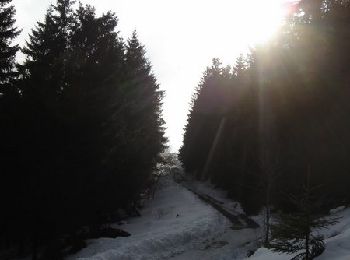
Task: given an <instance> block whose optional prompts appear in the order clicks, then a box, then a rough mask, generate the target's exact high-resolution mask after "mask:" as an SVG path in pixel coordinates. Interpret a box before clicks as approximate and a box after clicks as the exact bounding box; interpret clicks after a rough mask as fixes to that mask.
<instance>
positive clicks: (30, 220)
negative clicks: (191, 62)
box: [0, 0, 350, 260]
mask: <svg viewBox="0 0 350 260" xmlns="http://www.w3.org/2000/svg"><path fill="white" fill-rule="evenodd" d="M54 2H55V3H54V4H52V5H50V6H49V7H48V9H47V11H46V14H45V16H44V17H42V19H41V20H40V21H39V22H37V24H36V25H35V27H34V28H32V30H31V33H30V34H29V35H28V37H27V38H26V42H25V44H24V46H23V47H20V46H19V45H16V44H15V43H14V42H15V40H16V38H17V37H18V36H19V35H20V34H21V28H18V27H17V26H16V9H15V6H14V4H13V2H12V0H0V122H1V125H0V205H1V210H0V212H1V213H0V253H2V252H7V251H10V253H9V255H10V256H9V257H7V258H6V259H17V258H22V257H28V256H31V258H32V259H33V260H38V259H41V260H60V259H64V258H65V257H67V256H69V255H72V254H75V253H76V252H78V251H80V250H81V249H82V248H85V247H87V244H86V242H85V241H86V240H88V239H96V238H100V237H113V238H114V237H117V236H118V237H123V236H125V237H126V236H129V235H130V234H129V233H127V232H125V231H123V230H121V229H120V230H119V229H113V228H110V226H109V225H108V224H110V223H116V222H120V221H122V220H123V219H125V218H129V217H135V216H139V215H140V212H139V210H140V209H141V205H140V204H141V203H140V202H141V201H142V199H143V196H144V195H145V194H149V193H153V195H152V196H153V197H154V190H152V189H153V188H154V187H155V183H156V182H158V177H159V176H156V177H155V171H156V169H157V167H159V165H160V164H161V163H164V162H165V161H167V160H168V161H171V164H169V165H174V164H176V163H177V158H176V156H173V155H164V151H165V150H166V148H167V138H166V135H165V133H166V129H165V122H164V120H163V113H162V109H163V100H164V95H165V93H164V91H163V90H161V89H160V86H159V83H158V81H157V79H156V77H155V74H154V72H153V69H152V64H151V62H150V61H149V60H148V58H147V55H146V48H145V46H144V45H143V44H142V43H141V41H140V40H139V37H138V35H137V32H136V31H134V32H133V34H132V35H131V36H130V37H129V38H128V39H124V38H122V37H121V34H120V32H119V20H118V18H117V16H116V14H115V13H113V12H111V11H109V12H106V13H103V14H98V12H96V9H95V8H94V7H93V6H91V5H83V4H81V3H76V1H74V0H57V1H54ZM296 2H297V3H295V6H294V7H295V8H294V9H293V12H291V13H289V14H288V17H286V19H285V22H284V23H283V26H282V27H281V28H280V29H279V31H278V33H277V34H276V36H275V37H273V38H272V39H271V40H269V41H268V42H267V43H263V44H256V45H254V46H253V47H251V48H250V50H249V52H248V53H242V54H241V55H240V56H239V57H238V58H237V59H236V61H233V64H232V65H228V66H226V65H223V64H222V62H221V61H220V59H218V58H214V59H213V60H212V64H211V65H210V66H209V67H207V69H206V70H205V72H204V74H203V76H202V78H201V80H200V83H199V84H198V86H197V88H196V90H195V93H194V94H193V96H192V100H191V108H190V110H189V113H188V119H187V124H186V126H185V129H184V136H183V145H182V147H181V148H180V151H179V154H178V158H179V160H180V162H181V167H183V169H184V173H185V174H184V176H182V175H181V173H180V170H179V169H180V168H181V167H179V168H176V170H177V171H178V172H177V174H179V175H178V176H177V178H178V180H175V181H176V182H177V181H178V182H181V181H183V182H186V181H187V180H193V181H194V182H195V181H199V182H202V183H206V182H210V183H211V184H213V185H214V186H215V188H217V189H222V190H224V191H226V192H227V194H228V197H229V198H230V199H231V200H233V201H235V202H237V203H239V205H240V206H241V207H242V209H243V211H244V213H242V214H241V215H240V216H244V217H245V218H246V219H248V220H250V219H249V217H251V216H257V215H259V216H260V215H261V216H263V218H264V222H263V235H262V237H261V245H263V246H264V247H266V248H269V249H271V250H273V251H276V252H287V253H288V254H289V253H290V254H296V253H297V255H296V256H295V257H294V258H293V259H306V260H309V259H314V258H315V257H317V256H320V255H321V254H322V253H323V252H324V250H325V247H326V245H325V243H324V239H323V237H321V236H318V235H315V233H314V232H313V230H314V229H317V228H319V229H325V228H327V227H328V226H330V225H333V224H335V223H337V222H338V221H339V219H337V218H324V216H326V215H327V214H328V212H329V210H330V209H334V208H336V207H339V206H341V205H345V206H346V205H349V204H350V192H349V186H350V175H349V172H350V120H349V114H350V102H349V99H350V88H349V85H350V54H349V50H348V46H350V30H349V28H350V1H348V0H301V1H296ZM179 19H181V18H179ZM226 33H230V34H234V33H235V32H226ZM236 37H237V38H238V37H240V36H239V35H237V36H236ZM220 44H221V43H220V42H219V41H218V42H217V45H219V46H220ZM18 54H22V55H23V57H24V60H23V61H19V59H18ZM174 161H176V163H174ZM169 165H165V166H164V165H163V166H162V167H163V168H162V169H161V171H164V172H172V170H173V169H172V168H171V166H169ZM181 169H182V168H181ZM167 185H170V184H169V182H168V184H167ZM171 185H175V184H171ZM176 185H177V184H176ZM179 185H180V184H179ZM183 186H184V187H186V186H185V184H184V185H183ZM171 187H172V188H173V187H175V186H171ZM176 187H178V186H176ZM168 188H169V187H168ZM172 188H171V189H172ZM163 192H164V191H163ZM186 192H188V191H186ZM186 192H185V191H181V190H180V192H179V194H180V195H181V196H183V197H185V198H187V199H188V200H189V201H191V198H192V197H191V196H192V195H191V196H190V195H188V194H187V193H186ZM164 193H166V192H164ZM186 194H187V195H186ZM180 195H179V197H181V196H180ZM172 196H176V194H172ZM186 196H187V197H186ZM168 199H169V198H168ZM172 199H173V198H172ZM169 201H171V200H170V199H169ZM180 202H181V201H180ZM214 202H215V201H214ZM180 204H181V203H180ZM184 204H185V202H184ZM191 205H192V204H191ZM196 206H198V209H200V210H203V212H204V213H203V214H205V212H207V211H206V209H204V206H203V205H202V204H200V203H198V204H197V205H196ZM199 206H201V207H199ZM221 210H222V209H221ZM182 214H183V213H181V214H180V213H178V212H176V214H174V216H175V218H181V217H182ZM163 215H166V213H165V211H162V210H160V209H159V210H158V211H157V218H158V219H160V218H162V217H163ZM196 217H198V218H199V219H200V216H196ZM147 223H148V222H147ZM150 223H151V222H150ZM257 226H259V225H258V224H257ZM115 232H117V234H115ZM67 248H69V249H68V251H67ZM207 249H208V248H207ZM152 250H153V247H152ZM154 251H156V250H154ZM1 256H3V254H0V258H1ZM16 257H17V258H16ZM101 259H102V258H101ZM128 259H129V258H128ZM130 259H131V258H130ZM157 259H158V258H157ZM184 259H186V258H184Z"/></svg>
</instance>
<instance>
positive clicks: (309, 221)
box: [270, 168, 337, 260]
mask: <svg viewBox="0 0 350 260" xmlns="http://www.w3.org/2000/svg"><path fill="white" fill-rule="evenodd" d="M309 171H310V168H309ZM315 189H317V187H312V186H311V185H310V172H308V174H307V181H306V185H305V186H304V187H303V190H302V192H301V193H300V194H298V196H291V195H290V196H289V200H290V202H291V203H292V204H293V205H294V206H295V212H293V213H289V214H286V213H284V214H283V213H282V214H281V215H280V217H279V220H278V224H276V225H274V226H272V237H273V240H272V241H271V243H270V247H271V248H272V250H273V251H276V252H283V253H287V254H295V253H297V255H296V256H294V257H293V259H295V260H296V259H303V260H309V259H314V258H315V257H317V256H319V255H320V254H322V253H323V251H324V249H325V244H324V242H323V237H322V236H321V235H317V234H315V230H319V229H324V228H327V226H329V225H331V224H334V223H336V221H337V220H336V219H335V218H333V219H326V218H324V217H321V216H320V215H319V214H318V211H319V205H320V203H319V201H317V200H316V198H315V197H314V194H315Z"/></svg>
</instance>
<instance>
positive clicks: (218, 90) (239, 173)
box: [180, 0, 350, 214]
mask: <svg viewBox="0 0 350 260" xmlns="http://www.w3.org/2000/svg"><path fill="white" fill-rule="evenodd" d="M296 10H297V11H296V12H295V13H293V14H291V15H290V16H289V17H288V19H287V20H286V22H285V24H284V26H283V28H282V29H281V30H280V32H279V34H278V35H277V36H276V38H274V39H273V40H271V41H270V42H269V43H267V44H264V45H261V46H256V47H255V48H254V49H252V50H251V52H250V53H249V54H248V55H247V56H241V57H239V58H238V59H237V61H236V64H235V65H234V66H233V67H232V68H230V67H223V66H222V65H221V63H220V61H219V60H217V59H214V60H213V64H212V66H211V67H209V68H208V69H207V70H206V72H205V73H204V76H203V78H202V81H201V82H200V84H199V86H198V89H197V91H196V93H195V95H194V96H193V100H192V108H191V110H190V113H189V117H188V123H187V126H186V129H185V135H184V145H183V146H182V148H181V150H180V157H181V160H182V162H183V164H184V166H185V169H186V171H187V172H188V173H189V174H192V175H194V176H195V177H197V178H201V179H208V178H209V179H210V180H211V181H212V182H213V183H214V184H216V185H217V186H219V187H222V188H224V189H226V190H227V191H228V192H229V195H230V196H231V197H232V198H235V199H237V200H238V201H240V202H241V203H242V205H243V207H244V209H245V210H246V212H247V213H249V214H255V213H257V212H259V210H260V209H261V208H262V206H264V205H267V204H269V205H273V206H275V208H277V209H284V210H293V209H292V204H291V203H290V202H289V201H288V199H287V198H288V194H298V193H301V192H302V189H303V186H304V184H305V182H306V176H309V179H310V181H311V184H310V185H311V186H313V187H317V192H316V194H314V196H315V197H316V198H317V199H318V202H319V203H320V204H319V209H320V210H321V211H322V210H326V209H327V208H328V207H331V206H334V205H339V204H342V203H346V202H347V203H348V202H349V201H350V192H349V187H350V102H349V101H350V30H349V28H350V3H349V1H338V0H324V1H322V0H309V1H301V2H300V3H299V5H298V6H297V8H296ZM266 15H268V14H266ZM232 33H234V32H232ZM237 37H239V35H237Z"/></svg>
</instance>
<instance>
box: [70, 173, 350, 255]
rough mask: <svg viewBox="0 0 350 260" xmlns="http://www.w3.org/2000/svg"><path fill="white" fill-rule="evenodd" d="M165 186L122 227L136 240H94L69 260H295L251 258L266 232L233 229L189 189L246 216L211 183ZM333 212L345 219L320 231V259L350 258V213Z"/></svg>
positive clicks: (265, 251)
mask: <svg viewBox="0 0 350 260" xmlns="http://www.w3.org/2000/svg"><path fill="white" fill-rule="evenodd" d="M159 185H160V187H159V189H158V191H157V193H156V196H155V198H154V199H153V200H150V201H148V203H147V204H146V205H145V207H144V210H142V212H141V213H142V216H141V217H138V218H132V219H129V220H128V221H127V222H126V223H125V224H123V225H122V226H118V225H116V227H117V228H121V229H123V230H126V231H128V232H129V233H130V234H131V236H130V237H126V238H124V237H120V238H115V239H111V238H100V239H94V240H90V241H88V247H87V248H85V249H83V250H82V251H81V252H79V253H78V254H76V255H73V256H70V257H69V258H68V259H67V260H73V259H80V260H127V259H128V260H138V259H152V260H156V259H173V260H186V259H191V260H197V259H200V260H202V259H203V260H211V259H215V260H224V259H227V260H228V259H248V260H289V259H291V258H292V257H293V256H291V255H285V254H278V253H274V252H272V251H270V250H268V249H266V248H259V249H258V250H257V251H256V252H255V254H254V255H253V256H252V257H250V258H247V252H248V251H250V250H255V249H256V248H257V245H258V240H259V237H260V235H261V230H260V229H250V228H245V229H240V230H236V229H235V228H232V223H231V222H230V221H229V220H228V219H227V218H226V217H224V216H223V215H222V214H221V213H219V212H218V211H217V210H216V209H214V208H213V207H211V206H210V205H208V204H206V203H205V202H203V201H202V200H200V199H199V198H198V197H197V196H196V195H195V194H194V193H192V192H191V191H189V190H188V189H187V188H188V185H191V187H190V188H191V189H192V190H195V192H197V193H202V194H207V195H209V196H210V197H212V198H215V199H216V200H217V201H218V203H219V204H222V206H223V207H224V208H226V209H228V210H229V211H230V212H232V213H234V214H241V213H242V209H241V208H240V206H239V204H237V203H235V202H232V201H230V200H229V199H227V198H226V195H225V193H224V192H222V191H218V190H216V189H214V187H212V186H211V185H210V184H209V183H200V182H191V183H186V184H185V186H186V187H187V188H185V187H184V186H183V185H181V184H178V183H175V182H174V181H173V179H172V178H171V177H170V176H166V177H163V178H162V179H161V181H160V183H159ZM331 213H332V215H336V216H339V217H341V218H340V220H339V222H338V223H337V224H335V225H333V226H330V227H329V229H325V230H321V231H320V233H321V234H323V235H324V236H325V238H326V239H325V242H326V250H325V252H324V253H323V254H322V255H321V256H319V257H318V258H317V259H319V260H329V259H332V260H333V259H334V260H349V259H350V209H345V208H339V209H337V210H333V211H332V212H331ZM254 220H255V221H258V222H259V221H260V220H261V218H260V217H259V216H257V217H255V218H254Z"/></svg>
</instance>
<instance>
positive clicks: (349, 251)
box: [249, 207, 350, 260]
mask: <svg viewBox="0 0 350 260" xmlns="http://www.w3.org/2000/svg"><path fill="white" fill-rule="evenodd" d="M331 215H333V216H336V217H340V219H339V222H338V223H336V224H335V225H332V226H330V227H329V228H328V229H323V230H320V231H319V233H320V234H321V235H323V236H324V237H325V244H326V250H325V251H324V252H323V254H322V255H320V256H319V257H317V258H316V259H317V260H349V259H350V208H347V209H345V208H344V207H340V208H338V209H336V210H332V211H331ZM291 258H292V256H291V255H286V254H278V253H274V252H271V251H270V250H268V249H266V248H259V249H258V250H257V251H256V253H255V254H254V256H252V257H251V258H249V259H251V260H289V259H291Z"/></svg>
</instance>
